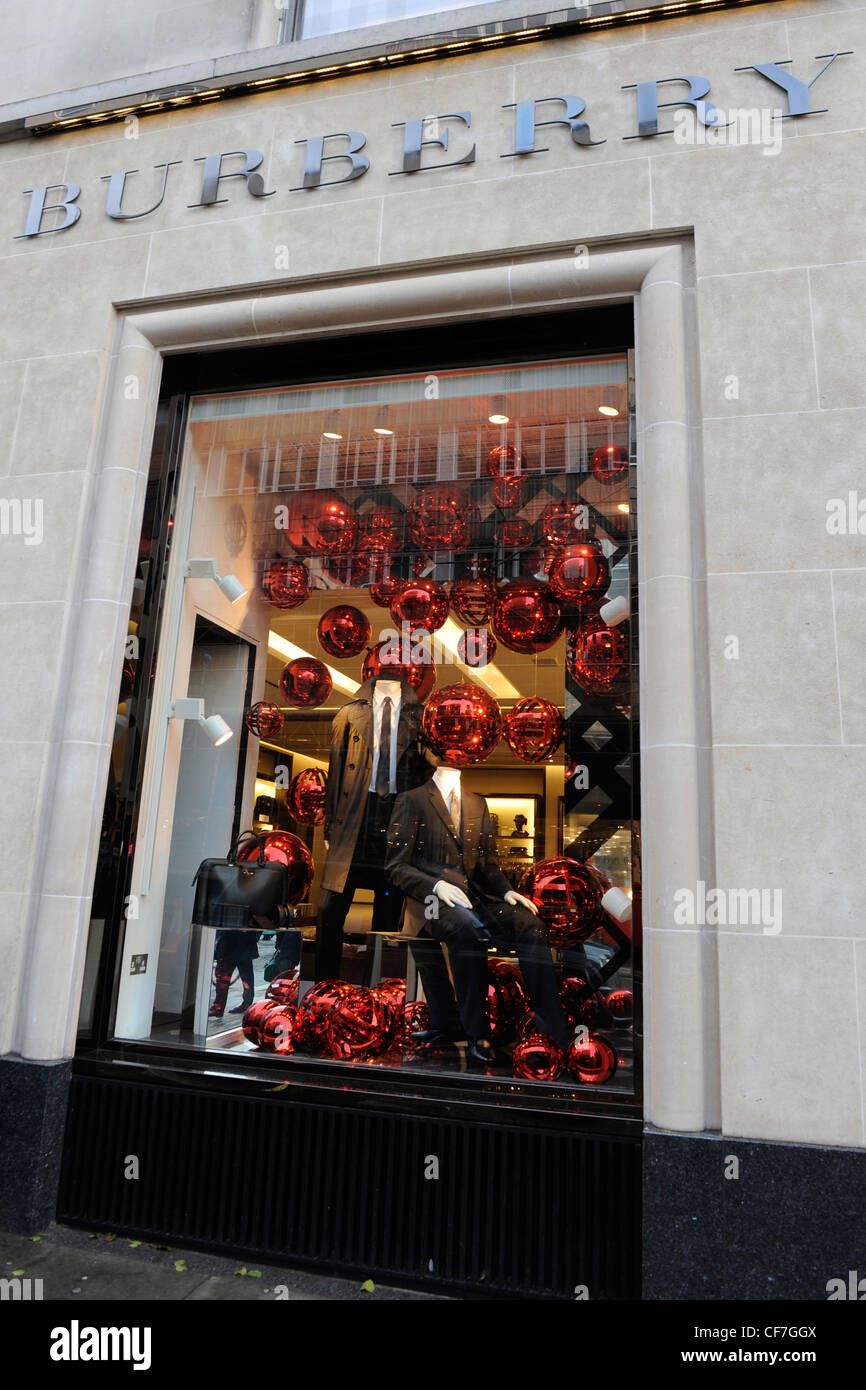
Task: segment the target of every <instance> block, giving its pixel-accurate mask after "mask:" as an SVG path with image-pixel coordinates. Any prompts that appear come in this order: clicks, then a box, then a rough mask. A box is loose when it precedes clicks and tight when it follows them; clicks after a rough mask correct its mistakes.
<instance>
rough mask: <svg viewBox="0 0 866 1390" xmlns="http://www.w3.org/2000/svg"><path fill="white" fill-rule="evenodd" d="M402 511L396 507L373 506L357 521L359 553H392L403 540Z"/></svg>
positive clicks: (398, 547)
mask: <svg viewBox="0 0 866 1390" xmlns="http://www.w3.org/2000/svg"><path fill="white" fill-rule="evenodd" d="M403 525H404V522H403V513H402V512H400V511H398V510H397V508H396V507H386V506H374V507H371V508H370V510H369V511H368V512H364V515H363V516H362V517H361V519H360V522H359V530H358V551H359V553H360V554H361V555H394V554H396V552H397V551H398V550H399V549H400V546H401V544H402V542H403Z"/></svg>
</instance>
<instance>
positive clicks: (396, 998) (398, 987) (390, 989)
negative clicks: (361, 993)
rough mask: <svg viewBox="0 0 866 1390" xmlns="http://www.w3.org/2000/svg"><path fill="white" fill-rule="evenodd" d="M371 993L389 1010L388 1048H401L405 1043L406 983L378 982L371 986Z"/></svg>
mask: <svg viewBox="0 0 866 1390" xmlns="http://www.w3.org/2000/svg"><path fill="white" fill-rule="evenodd" d="M372 993H373V994H374V995H375V996H376V998H377V999H381V1000H383V1001H384V1003H386V1004H387V1005H388V1007H389V1008H390V1010H391V1029H390V1033H389V1037H388V1047H389V1048H391V1047H402V1046H403V1044H404V1042H405V1041H406V1031H405V1016H404V1012H403V1009H404V1005H405V1003H406V981H405V980H399V979H393V980H380V981H379V983H378V984H377V985H373V988H372Z"/></svg>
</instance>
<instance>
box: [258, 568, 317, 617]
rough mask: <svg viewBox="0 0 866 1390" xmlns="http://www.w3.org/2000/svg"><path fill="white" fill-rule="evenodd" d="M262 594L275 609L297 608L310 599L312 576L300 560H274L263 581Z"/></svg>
mask: <svg viewBox="0 0 866 1390" xmlns="http://www.w3.org/2000/svg"><path fill="white" fill-rule="evenodd" d="M262 592H263V593H264V595H265V598H266V599H267V600H268V602H269V603H272V604H273V605H274V607H275V608H297V607H298V606H299V605H300V604H302V603H303V602H304V600H305V599H308V598H309V597H310V576H309V574H308V573H307V570H306V567H305V566H304V565H302V564H301V562H300V560H273V561H272V562H271V564H270V565H269V566H268V568H267V569H266V571H265V575H264V578H263V579H262Z"/></svg>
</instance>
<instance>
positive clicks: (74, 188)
mask: <svg viewBox="0 0 866 1390" xmlns="http://www.w3.org/2000/svg"><path fill="white" fill-rule="evenodd" d="M53 188H63V189H65V190H66V197H65V198H61V199H60V202H59V203H49V204H48V206H47V207H46V205H45V199H46V197H47V196H48V193H49V191H50V190H51V189H53ZM24 192H25V194H27V193H29V194H30V207H29V208H28V210H27V221H26V223H25V226H24V231H23V232H21V233H20V235H18V236H16V237H14V238H13V240H14V241H23V240H24V238H25V237H31V236H48V234H49V233H50V232H63V231H65V230H66V228H67V227H71V226H72V225H73V223H75V222H77V221H78V219H79V217H80V216H81V208H80V207H79V206H78V204H77V203H76V201H75V200H76V198H77V197H78V196H79V194H80V193H81V187H80V185H79V184H77V183H49V184H44V185H43V186H42V187H40V188H25V190H24ZM61 208H63V211H64V218H63V221H62V222H59V223H58V225H57V226H56V227H43V226H42V218H43V216H44V215H45V213H46V212H59V211H60V209H61Z"/></svg>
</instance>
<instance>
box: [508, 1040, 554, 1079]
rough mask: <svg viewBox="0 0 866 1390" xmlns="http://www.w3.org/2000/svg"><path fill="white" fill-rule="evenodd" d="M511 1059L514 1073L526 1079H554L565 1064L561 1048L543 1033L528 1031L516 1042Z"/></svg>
mask: <svg viewBox="0 0 866 1390" xmlns="http://www.w3.org/2000/svg"><path fill="white" fill-rule="evenodd" d="M511 1060H512V1063H513V1066H514V1075H515V1076H521V1077H524V1078H525V1079H526V1080H527V1081H555V1080H556V1078H557V1077H558V1076H561V1075H562V1068H563V1067H564V1065H565V1056H564V1054H563V1051H562V1048H561V1047H557V1045H556V1043H555V1042H554V1041H553V1039H552V1038H548V1037H546V1036H545V1034H544V1033H529V1034H528V1035H527V1037H525V1038H523V1039H522V1040H521V1041H520V1042H519V1043H518V1044H517V1046H516V1047H515V1049H514V1051H513V1053H512V1054H511Z"/></svg>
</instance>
